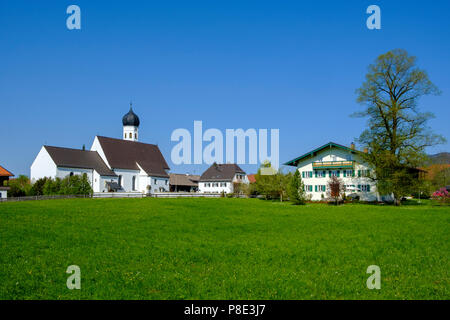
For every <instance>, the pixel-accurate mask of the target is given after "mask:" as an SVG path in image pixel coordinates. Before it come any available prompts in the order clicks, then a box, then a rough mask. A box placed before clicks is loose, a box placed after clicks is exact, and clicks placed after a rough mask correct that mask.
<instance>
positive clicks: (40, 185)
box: [30, 177, 50, 196]
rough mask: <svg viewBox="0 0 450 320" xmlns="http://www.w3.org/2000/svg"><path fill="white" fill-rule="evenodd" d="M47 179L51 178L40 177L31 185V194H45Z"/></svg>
mask: <svg viewBox="0 0 450 320" xmlns="http://www.w3.org/2000/svg"><path fill="white" fill-rule="evenodd" d="M47 180H50V179H49V178H47V177H44V178H40V179H38V180H36V181H35V182H34V183H33V185H32V186H31V190H30V195H31V196H42V195H44V186H45V184H46V183H47Z"/></svg>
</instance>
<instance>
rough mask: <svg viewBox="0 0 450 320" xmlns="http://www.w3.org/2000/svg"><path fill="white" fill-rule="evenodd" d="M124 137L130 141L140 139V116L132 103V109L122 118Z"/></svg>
mask: <svg viewBox="0 0 450 320" xmlns="http://www.w3.org/2000/svg"><path fill="white" fill-rule="evenodd" d="M122 124H123V139H124V140H128V141H138V128H139V117H138V116H137V115H136V114H135V113H134V112H133V108H132V104H131V103H130V111H128V113H127V114H125V115H124V116H123V118H122Z"/></svg>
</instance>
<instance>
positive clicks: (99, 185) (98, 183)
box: [92, 170, 119, 192]
mask: <svg viewBox="0 0 450 320" xmlns="http://www.w3.org/2000/svg"><path fill="white" fill-rule="evenodd" d="M118 180H119V178H118V177H111V176H101V175H99V174H98V172H97V171H95V170H94V181H93V184H94V185H93V187H92V189H93V190H94V192H108V187H107V186H106V182H116V183H117V182H118Z"/></svg>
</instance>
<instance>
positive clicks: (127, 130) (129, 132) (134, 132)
mask: <svg viewBox="0 0 450 320" xmlns="http://www.w3.org/2000/svg"><path fill="white" fill-rule="evenodd" d="M138 134H139V133H138V128H137V127H135V126H124V127H123V139H124V140H129V141H138V138H139V136H138Z"/></svg>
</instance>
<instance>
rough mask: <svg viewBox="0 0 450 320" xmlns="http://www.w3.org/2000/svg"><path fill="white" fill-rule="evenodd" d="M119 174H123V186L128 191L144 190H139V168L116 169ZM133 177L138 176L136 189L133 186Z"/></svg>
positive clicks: (115, 171)
mask: <svg viewBox="0 0 450 320" xmlns="http://www.w3.org/2000/svg"><path fill="white" fill-rule="evenodd" d="M114 173H115V174H116V175H117V176H122V181H121V186H122V188H123V189H124V190H125V191H126V192H143V190H139V188H140V184H139V170H126V169H114ZM133 177H136V184H135V190H133V188H132V183H133Z"/></svg>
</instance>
